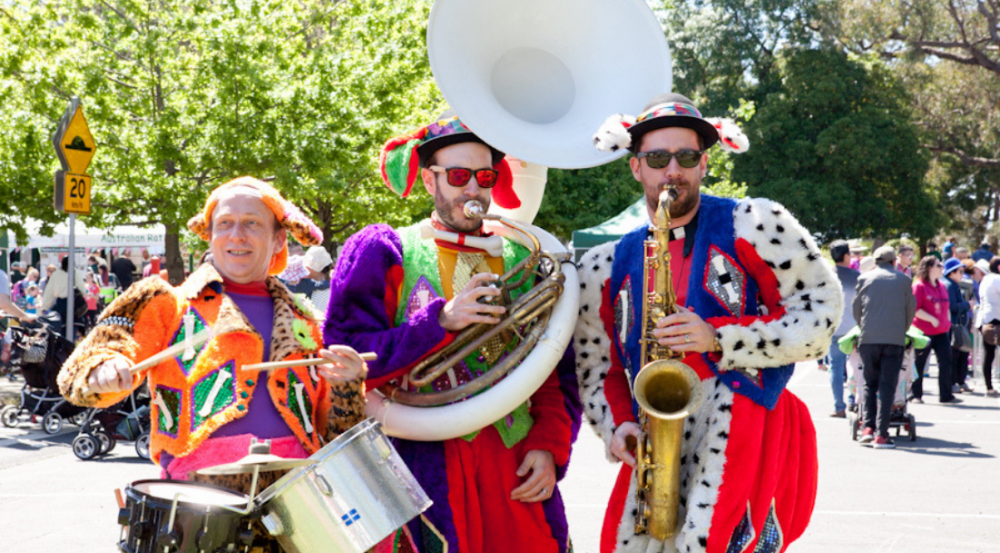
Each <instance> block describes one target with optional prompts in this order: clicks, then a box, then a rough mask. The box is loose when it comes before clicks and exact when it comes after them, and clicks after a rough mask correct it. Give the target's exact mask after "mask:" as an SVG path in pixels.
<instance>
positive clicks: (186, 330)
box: [59, 177, 367, 491]
mask: <svg viewBox="0 0 1000 553" xmlns="http://www.w3.org/2000/svg"><path fill="white" fill-rule="evenodd" d="M188 227H189V228H190V229H191V230H192V231H193V232H194V233H195V234H197V235H198V236H199V237H201V238H202V239H204V240H206V241H207V242H208V243H209V249H210V251H211V253H212V260H211V262H208V263H204V264H202V265H201V266H200V267H199V268H198V269H197V270H195V271H194V273H192V274H191V276H190V277H189V278H188V279H187V280H186V281H185V282H184V283H183V284H181V285H180V286H178V287H172V286H170V285H169V284H168V283H167V282H165V281H164V280H162V279H160V278H147V279H144V280H142V281H141V282H139V283H137V284H135V285H133V286H132V287H130V288H129V289H128V291H126V292H125V293H124V294H123V295H122V296H121V297H119V298H118V299H116V300H115V301H114V302H113V303H112V304H111V305H110V306H109V307H108V308H107V309H106V310H105V311H104V312H103V313H102V314H101V316H100V318H99V320H98V323H97V326H96V327H95V328H94V330H93V331H92V332H91V333H90V334H89V335H88V336H87V337H86V339H85V340H84V341H83V342H82V343H81V344H80V345H79V346H78V347H77V348H76V350H75V351H74V353H73V355H72V356H71V357H70V358H69V360H67V362H66V364H65V365H64V366H63V368H62V371H61V372H60V374H59V387H60V391H61V392H62V393H63V395H64V396H66V397H67V398H69V399H70V401H72V402H73V403H75V404H77V405H83V406H88V407H109V406H111V405H113V404H115V403H117V402H119V401H121V400H122V399H124V398H125V397H127V395H128V394H129V393H130V392H131V391H132V390H134V389H135V388H136V387H138V386H139V385H140V384H141V383H142V382H143V381H144V380H148V382H149V389H150V393H151V396H152V401H151V402H150V403H151V404H150V408H151V413H150V421H151V426H152V428H151V440H150V452H151V456H152V459H153V460H154V461H155V462H156V463H158V464H159V465H160V467H161V468H162V469H163V476H165V477H167V478H173V479H182V480H183V479H188V478H189V477H191V476H193V472H194V471H197V470H199V469H201V468H204V467H208V466H214V465H218V464H224V463H231V462H234V461H237V460H239V459H241V458H242V457H244V456H245V455H246V454H247V451H248V447H249V444H250V442H251V440H252V439H255V438H256V439H267V440H270V441H271V453H272V454H275V455H278V456H281V457H286V458H304V457H308V456H309V455H310V454H311V453H313V452H315V451H316V450H318V449H319V448H320V447H321V446H322V445H323V444H324V443H325V442H326V441H328V440H331V439H333V438H334V437H336V436H337V435H339V434H340V433H342V432H343V431H345V430H347V429H348V428H350V427H351V426H353V425H354V424H356V423H358V422H360V421H361V420H362V419H363V418H364V391H363V381H364V379H365V376H366V375H367V367H366V365H365V363H364V361H363V360H362V359H361V357H360V356H359V355H358V354H357V352H355V351H354V350H353V349H351V348H350V347H347V346H340V345H333V346H329V347H324V345H323V339H322V332H321V330H320V328H319V326H318V324H319V323H318V318H317V315H316V312H315V311H314V309H313V306H312V305H311V304H309V303H308V302H307V301H303V300H302V299H300V298H299V297H298V296H296V295H294V294H292V293H291V292H289V290H288V289H287V288H286V287H285V285H284V284H282V283H281V281H280V280H278V278H276V276H275V275H277V274H278V273H280V272H281V271H282V270H283V269H284V268H285V266H286V264H287V260H288V240H287V236H288V234H289V233H290V234H291V235H292V236H293V237H295V239H296V240H298V241H299V242H301V243H302V244H304V245H307V246H313V245H317V244H320V243H321V242H322V241H323V234H322V232H321V231H320V229H319V228H318V227H317V226H316V225H315V224H314V223H313V222H312V221H310V220H309V219H308V218H307V217H306V216H305V215H304V214H303V213H302V212H301V211H300V210H299V209H298V208H297V207H295V206H294V205H293V204H292V203H291V202H289V201H287V200H286V199H284V198H283V197H282V196H281V194H280V193H279V192H278V191H277V190H276V189H275V188H274V187H272V186H271V185H270V184H268V183H265V182H263V181H260V180H257V179H255V178H251V177H241V178H238V179H235V180H233V181H230V182H228V183H226V184H223V185H221V186H219V187H218V188H216V189H215V190H214V191H213V192H212V193H211V195H210V196H209V197H208V200H207V201H206V203H205V207H204V209H203V210H202V212H201V213H199V214H198V215H196V216H194V217H192V218H191V220H190V221H189V222H188ZM205 329H210V331H211V337H210V338H209V339H208V340H207V341H205V342H203V343H201V344H197V345H195V344H193V343H191V341H190V340H191V338H192V337H193V336H197V335H199V333H200V332H202V331H203V330H205ZM185 343H187V344H188V345H189V347H187V348H183V349H185V350H186V351H183V352H182V353H179V354H178V355H176V356H171V357H169V358H168V359H166V360H163V361H160V362H159V363H157V364H155V366H153V367H152V368H150V369H148V370H146V371H139V372H138V374H133V373H135V372H136V371H133V370H132V369H133V367H134V366H135V365H136V364H138V363H141V362H142V361H143V360H145V359H147V358H150V357H151V356H153V355H155V354H157V353H159V352H161V351H162V350H165V349H167V348H168V347H170V346H173V345H177V344H185ZM310 357H320V358H322V359H324V360H326V361H327V363H324V364H320V365H317V366H313V367H299V368H290V369H281V370H276V371H270V372H256V371H249V370H244V369H243V367H244V366H245V365H249V364H254V363H260V362H261V361H285V360H296V359H303V358H310ZM246 476H247V478H246V479H245V480H246V481H245V482H244V481H240V482H227V484H228V485H230V486H231V487H233V488H234V489H240V488H244V489H242V490H241V491H247V490H246V489H245V488H246V487H248V485H249V475H246ZM262 484H266V481H265V482H262ZM261 487H263V485H262V486H261Z"/></svg>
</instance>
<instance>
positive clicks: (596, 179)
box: [534, 159, 642, 241]
mask: <svg viewBox="0 0 1000 553" xmlns="http://www.w3.org/2000/svg"><path fill="white" fill-rule="evenodd" d="M640 196H642V187H641V186H639V184H638V183H637V182H636V181H635V179H634V178H632V173H631V171H630V170H629V168H628V162H627V161H626V160H625V159H620V160H618V161H614V162H611V163H607V164H605V165H601V166H600V167H593V168H590V169H549V175H548V182H547V183H546V185H545V200H544V201H543V202H542V206H541V208H539V210H538V216H537V217H536V218H535V221H534V224H535V225H538V226H539V227H541V228H543V229H545V230H547V231H548V232H550V233H552V234H553V235H555V236H557V237H559V238H560V239H562V240H564V241H568V240H569V239H570V236H571V235H572V234H573V231H574V230H579V229H584V228H589V227H592V226H596V225H599V224H601V223H603V222H604V221H606V220H608V219H610V218H611V217H614V216H615V215H617V214H618V213H620V212H621V211H623V210H624V209H625V208H627V207H628V206H630V205H632V204H633V203H635V201H636V200H638V199H639V197H640Z"/></svg>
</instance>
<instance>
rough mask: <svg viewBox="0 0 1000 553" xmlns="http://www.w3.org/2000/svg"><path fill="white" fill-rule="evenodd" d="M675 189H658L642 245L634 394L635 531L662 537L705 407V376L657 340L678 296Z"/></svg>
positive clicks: (673, 514)
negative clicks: (692, 418)
mask: <svg viewBox="0 0 1000 553" xmlns="http://www.w3.org/2000/svg"><path fill="white" fill-rule="evenodd" d="M676 198H677V190H676V189H675V188H674V187H671V186H666V187H665V188H664V190H663V191H662V192H661V193H660V198H659V203H658V205H657V207H656V214H655V216H654V221H653V229H652V230H653V239H651V240H646V241H645V243H644V250H645V251H644V256H645V261H644V265H643V282H642V289H643V293H644V295H645V297H644V298H643V304H642V335H641V337H640V338H639V342H640V347H641V350H640V351H641V353H640V358H639V359H640V364H641V365H642V369H641V370H640V371H639V374H638V375H636V378H635V383H634V384H633V386H632V393H633V395H634V397H635V400H636V402H637V403H638V404H639V424H640V426H641V427H642V434H640V436H639V440H638V443H637V444H636V446H637V447H636V469H635V470H636V496H637V497H636V499H637V502H638V505H637V507H638V509H637V511H636V520H635V532H636V534H649V535H650V536H651V537H653V538H655V539H657V540H660V541H664V540H666V539H667V538H670V537H672V536H673V535H674V534H675V533H676V531H677V518H678V508H679V506H680V501H679V490H680V456H681V440H682V436H683V432H684V420H685V419H686V418H687V417H688V415H690V414H691V413H693V412H695V411H696V410H697V409H698V407H699V406H700V405H701V379H700V378H699V377H698V374H697V373H696V372H695V371H694V369H692V368H691V367H689V366H687V365H685V364H684V363H682V362H681V361H680V359H681V358H682V357H683V356H684V354H683V353H679V352H676V351H673V350H671V349H670V348H669V347H667V346H662V345H660V344H659V342H658V341H657V339H656V338H655V337H654V336H653V330H654V329H655V328H656V322H657V320H659V319H660V318H661V317H666V316H667V315H670V314H672V313H675V312H676V311H677V307H676V303H677V294H676V291H675V290H674V288H673V283H672V281H671V271H670V249H669V245H668V244H669V241H670V237H669V233H670V203H671V202H672V201H674V200H675V199H676Z"/></svg>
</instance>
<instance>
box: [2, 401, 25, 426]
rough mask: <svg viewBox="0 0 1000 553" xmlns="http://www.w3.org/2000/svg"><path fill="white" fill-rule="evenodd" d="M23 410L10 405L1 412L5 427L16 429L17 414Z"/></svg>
mask: <svg viewBox="0 0 1000 553" xmlns="http://www.w3.org/2000/svg"><path fill="white" fill-rule="evenodd" d="M20 410H21V409H20V408H19V407H18V406H16V405H8V406H6V407H4V408H3V411H0V420H2V422H3V425H4V426H6V427H7V428H14V427H15V426H17V413H18V411H20Z"/></svg>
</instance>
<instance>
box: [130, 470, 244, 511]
mask: <svg viewBox="0 0 1000 553" xmlns="http://www.w3.org/2000/svg"><path fill="white" fill-rule="evenodd" d="M141 484H159V485H176V486H178V490H180V489H192V488H200V489H209V490H212V491H214V492H220V493H222V494H225V495H231V496H233V498H234V499H235V498H239V499H240V501H234V502H233V503H228V504H225V505H220V504H217V503H204V502H198V501H195V500H193V499H190V498H185V497H181V498H180V499H178V500H177V508H178V510H180V508H181V507H182V506H183V507H185V508H186V507H188V506H196V507H197V508H198V509H199V510H202V511H203V510H204V509H205V507H208V508H209V509H210V510H211V511H212V512H213V513H214V512H216V511H219V512H224V513H232V511H230V510H229V509H227V508H226V507H230V508H232V507H239V506H241V505H242V506H245V505H246V504H247V503H248V501H249V500H250V496H248V495H247V494H243V493H239V492H237V491H233V490H230V489H229V488H224V487H222V486H217V485H215V484H206V483H202V482H191V481H188V480H173V479H168V480H158V479H155V478H150V479H146V480H136V481H135V482H132V483H131V484H129V485H128V486H127V487H126V488H125V493H126V494H127V495H134V496H135V499H136V501H137V502H138V501H141V500H145V502H146V504H147V505H152V506H153V507H155V508H159V507H160V506H161V505H162V506H163V507H164V508H166V509H167V510H169V509H170V508H171V506H172V505H173V502H174V498H173V496H171V497H162V496H159V495H153V494H151V493H148V492H146V491H143V490H140V489H137V488H136V486H137V485H141Z"/></svg>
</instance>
